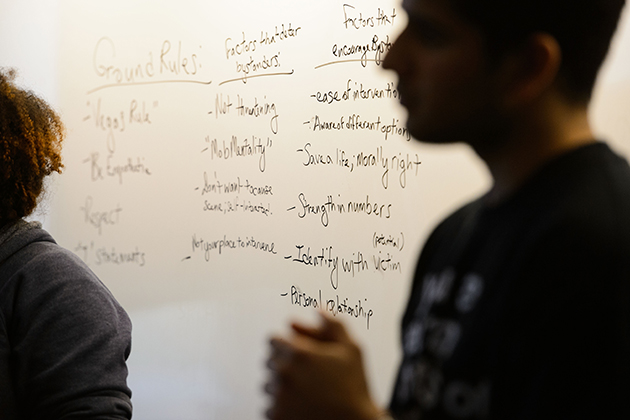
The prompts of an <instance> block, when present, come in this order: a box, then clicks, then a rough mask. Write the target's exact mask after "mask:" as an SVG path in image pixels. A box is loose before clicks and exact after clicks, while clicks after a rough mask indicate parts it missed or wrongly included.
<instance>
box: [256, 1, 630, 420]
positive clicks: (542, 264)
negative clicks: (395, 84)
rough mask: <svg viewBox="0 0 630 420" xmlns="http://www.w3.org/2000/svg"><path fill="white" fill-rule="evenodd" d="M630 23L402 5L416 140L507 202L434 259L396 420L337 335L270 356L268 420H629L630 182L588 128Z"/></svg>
mask: <svg viewBox="0 0 630 420" xmlns="http://www.w3.org/2000/svg"><path fill="white" fill-rule="evenodd" d="M623 5H624V1H623V0H582V1H575V0H544V1H543V0H526V1H518V0H516V1H505V0H478V1H471V0H404V1H403V6H404V8H405V10H406V12H407V14H408V16H409V22H408V25H407V27H406V28H405V30H404V31H403V32H402V33H401V35H400V36H399V38H398V39H397V41H396V43H395V44H394V45H393V46H392V49H391V50H390V51H389V54H388V56H387V58H386V60H385V63H384V67H386V68H389V69H392V70H394V71H395V72H396V73H397V74H398V77H399V90H400V92H401V102H402V104H403V105H404V106H405V108H406V109H407V111H408V113H409V115H408V120H407V127H408V128H409V130H410V132H411V133H412V134H413V136H414V137H415V138H417V139H419V140H420V141H424V142H430V143H450V142H464V143H466V144H468V145H470V146H471V147H472V148H473V149H474V150H475V152H476V153H477V154H478V155H479V157H480V158H481V159H482V160H483V161H484V162H485V163H486V165H487V167H488V169H489V170H490V173H491V174H492V177H493V186H492V188H491V189H490V191H488V192H487V193H486V194H484V195H483V196H482V197H480V198H479V199H477V200H475V201H473V202H471V203H469V204H468V205H466V206H464V207H463V208H461V209H459V210H458V211H456V212H455V213H454V214H452V215H451V216H449V217H448V218H447V219H446V220H445V221H443V222H442V223H441V224H440V225H439V226H438V227H437V228H436V229H435V231H434V232H433V234H432V235H431V236H430V238H429V239H428V241H427V243H426V244H425V247H424V250H423V251H422V254H421V256H420V260H419V262H418V265H417V269H416V274H415V278H414V282H413V287H412V290H411V295H410V299H409V303H408V306H407V310H406V312H405V314H404V318H403V321H402V350H403V359H402V363H401V366H400V369H399V372H398V376H397V379H396V386H395V389H394V391H393V394H392V399H391V403H390V406H389V410H388V411H387V412H386V411H383V410H381V409H379V408H378V407H376V405H375V403H374V402H373V400H372V399H371V397H370V395H369V392H368V386H367V384H366V381H365V375H364V373H363V368H362V363H361V358H360V351H359V349H358V347H357V346H356V344H355V343H354V342H353V341H352V340H351V339H350V338H349V337H348V335H347V333H346V332H345V329H344V328H343V326H342V325H341V324H339V323H338V322H336V321H334V320H331V319H326V318H325V319H324V321H323V324H322V325H321V326H319V327H315V328H309V327H305V326H302V325H294V326H293V330H294V333H293V334H292V335H291V336H289V337H285V338H280V337H277V338H273V339H272V341H271V346H272V352H271V357H270V360H269V367H270V374H271V379H270V381H269V383H268V384H267V386H266V389H267V392H268V393H270V394H271V396H272V401H271V407H270V409H269V411H268V417H269V418H270V419H273V420H289V419H301V420H306V419H327V420H333V419H343V420H376V419H379V418H388V416H391V417H392V418H395V419H398V420H412V419H413V420H419V419H422V420H430V419H506V420H507V419H510V420H511V419H571V420H575V419H585V420H586V419H629V418H630V398H629V396H630V168H629V167H628V164H627V162H626V161H625V160H624V159H622V158H621V157H619V156H618V155H616V154H615V153H614V152H612V151H611V150H610V148H609V147H608V146H607V145H606V144H605V143H602V142H600V141H598V140H597V139H595V138H594V137H593V134H592V132H591V129H590V127H589V123H588V120H587V105H588V102H589V100H590V96H591V92H592V89H593V85H594V82H595V78H596V75H597V72H598V69H599V67H600V65H601V63H602V61H603V59H604V57H605V56H606V54H607V51H608V47H609V43H610V39H611V37H612V35H613V33H614V31H615V28H616V25H617V21H618V19H619V15H620V11H621V9H622V8H623Z"/></svg>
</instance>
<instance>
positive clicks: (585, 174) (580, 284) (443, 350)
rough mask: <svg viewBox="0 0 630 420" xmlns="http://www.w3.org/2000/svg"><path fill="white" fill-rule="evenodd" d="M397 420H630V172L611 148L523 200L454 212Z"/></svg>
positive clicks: (526, 192)
mask: <svg viewBox="0 0 630 420" xmlns="http://www.w3.org/2000/svg"><path fill="white" fill-rule="evenodd" d="M402 346H403V353H404V356H403V360H402V363H401V367H400V370H399V373H398V377H397V381H396V387H395V389H394V394H393V396H392V401H391V410H392V413H393V414H394V415H395V416H396V418H397V419H400V420H407V419H414V420H417V419H420V418H422V420H431V419H477V418H479V419H483V418H490V419H541V418H550V419H551V418H553V419H582V418H583V419H594V418H607V419H612V418H615V419H616V418H623V419H628V418H630V168H629V167H628V164H627V163H626V161H625V160H623V159H622V158H620V157H619V156H617V155H615V154H614V153H613V152H612V151H611V150H610V149H609V148H608V146H606V145H605V144H603V143H595V144H592V145H588V146H585V147H581V148H579V149H576V150H573V151H571V152H569V153H567V154H565V155H563V156H561V157H559V158H557V159H555V160H553V161H552V162H550V163H549V164H547V165H546V166H545V167H544V168H542V169H541V170H540V171H539V172H538V173H537V174H536V175H535V176H533V177H532V178H531V179H530V181H529V182H528V183H527V184H526V185H525V186H523V187H522V188H521V189H520V190H519V191H518V192H517V193H516V194H514V195H513V196H512V197H511V198H509V199H508V200H506V201H505V202H503V203H502V204H501V205H499V206H497V207H493V208H489V207H487V206H485V205H484V200H483V198H481V199H479V200H477V201H474V202H472V203H470V204H468V205H466V206H464V207H463V208H461V209H460V210H458V211H457V212H455V213H454V214H453V215H451V216H450V217H449V218H447V219H446V220H445V221H444V222H442V223H441V224H440V225H439V226H438V228H437V229H436V230H435V231H434V232H433V234H432V235H431V237H430V238H429V240H428V241H427V244H426V245H425V248H424V250H423V252H422V255H421V257H420V260H419V262H418V266H417V269H416V275H415V279H414V284H413V289H412V293H411V297H410V300H409V304H408V307H407V310H406V312H405V315H404V318H403V330H402Z"/></svg>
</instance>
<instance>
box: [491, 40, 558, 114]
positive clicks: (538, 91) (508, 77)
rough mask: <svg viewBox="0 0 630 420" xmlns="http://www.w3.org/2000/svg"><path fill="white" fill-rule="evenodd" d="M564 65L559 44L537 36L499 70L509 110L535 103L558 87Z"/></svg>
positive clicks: (506, 60) (512, 55) (505, 103)
mask: <svg viewBox="0 0 630 420" xmlns="http://www.w3.org/2000/svg"><path fill="white" fill-rule="evenodd" d="M561 62H562V51H561V49H560V44H558V41H557V40H556V38H554V37H553V36H551V35H549V34H547V33H542V32H541V33H536V34H534V35H532V36H531V37H530V38H529V39H527V41H526V42H525V43H524V44H523V45H522V46H521V47H520V48H518V49H517V50H515V51H513V52H511V53H509V55H508V56H507V57H506V58H505V59H504V62H503V63H502V65H501V67H500V70H499V71H500V76H499V78H500V81H501V82H500V88H501V89H502V90H503V95H502V97H503V98H504V101H505V102H504V105H505V106H506V107H508V108H512V107H518V106H519V105H525V104H527V103H532V102H533V101H536V100H537V99H538V98H540V97H541V96H543V95H544V94H545V92H547V91H549V90H551V89H552V88H553V86H554V84H556V83H557V77H558V71H559V69H560V63H561Z"/></svg>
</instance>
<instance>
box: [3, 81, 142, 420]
mask: <svg viewBox="0 0 630 420" xmlns="http://www.w3.org/2000/svg"><path fill="white" fill-rule="evenodd" d="M13 78H14V74H13V72H11V71H3V70H2V69H0V419H1V420H44V419H45V420H57V419H99V420H110V419H112V420H113V419H116V420H120V419H130V418H131V402H130V397H131V391H130V390H129V388H128V387H127V384H126V380H127V366H126V360H127V357H128V356H129V352H130V349H131V323H130V321H129V318H128V317H127V314H126V313H125V312H124V310H123V309H122V308H121V307H120V305H118V303H117V302H116V300H115V299H114V297H113V296H112V295H111V294H110V292H109V291H108V290H107V289H106V288H105V286H104V285H103V284H102V283H101V282H100V281H99V280H98V278H97V277H96V276H95V275H94V273H92V271H90V269H89V268H88V267H87V266H86V265H85V264H83V262H82V261H81V260H80V259H79V258H78V257H76V256H75V255H74V254H72V253H71V252H69V251H67V250H65V249H63V248H61V247H60V246H59V245H57V244H56V243H55V241H54V240H53V238H52V237H51V236H50V235H49V234H48V233H47V232H46V231H44V230H43V229H42V228H41V226H40V224H39V223H36V222H31V223H29V222H26V221H24V219H23V218H24V217H26V216H28V215H29V214H30V213H31V212H32V211H33V209H34V208H35V206H36V205H37V201H38V197H39V196H40V194H41V193H42V189H43V180H44V177H46V176H47V175H50V174H51V173H52V172H60V170H61V168H62V164H61V155H60V152H61V142H62V140H63V135H64V134H63V131H64V129H63V125H62V123H61V121H60V120H59V117H58V116H57V115H56V114H55V112H54V111H53V110H52V109H51V108H50V107H49V106H48V104H46V103H45V102H44V101H43V100H41V99H40V98H38V97H37V96H35V95H34V94H33V93H32V92H27V91H24V90H22V89H20V88H18V87H17V86H16V85H15V84H14V83H13Z"/></svg>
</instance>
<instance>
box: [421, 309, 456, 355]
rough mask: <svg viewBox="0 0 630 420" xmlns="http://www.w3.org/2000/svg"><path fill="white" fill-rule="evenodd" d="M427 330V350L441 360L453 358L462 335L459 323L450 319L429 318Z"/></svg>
mask: <svg viewBox="0 0 630 420" xmlns="http://www.w3.org/2000/svg"><path fill="white" fill-rule="evenodd" d="M426 329H427V335H426V338H425V340H426V346H427V350H428V351H429V352H431V353H433V354H434V355H435V356H437V357H438V358H439V359H441V360H446V359H448V358H449V357H451V356H452V354H453V351H454V350H455V347H456V346H457V343H458V342H459V337H460V335H461V326H460V325H459V323H458V322H456V321H452V320H448V319H440V318H433V317H429V318H428V319H427V328H426Z"/></svg>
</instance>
